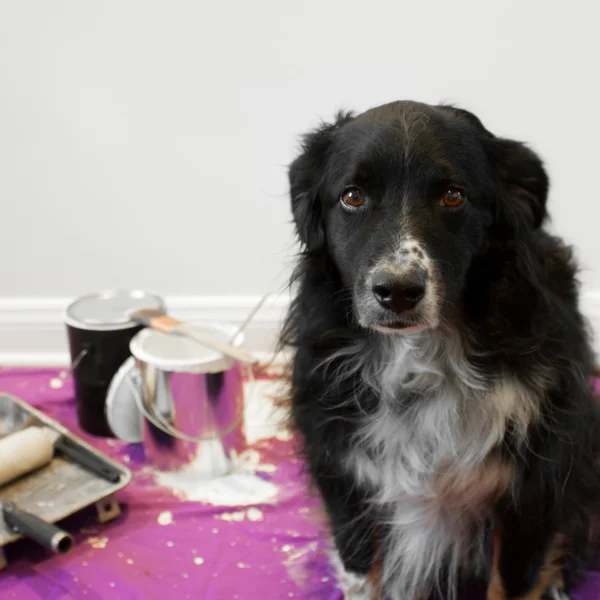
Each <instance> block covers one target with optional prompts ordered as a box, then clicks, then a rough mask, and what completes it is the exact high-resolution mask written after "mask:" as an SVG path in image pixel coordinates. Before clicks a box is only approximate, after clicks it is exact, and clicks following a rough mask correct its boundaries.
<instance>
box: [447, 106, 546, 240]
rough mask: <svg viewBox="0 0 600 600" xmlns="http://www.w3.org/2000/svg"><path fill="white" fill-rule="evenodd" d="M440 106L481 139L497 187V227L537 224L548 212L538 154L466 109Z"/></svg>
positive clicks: (512, 229) (520, 228) (514, 229)
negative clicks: (498, 133) (494, 130)
mask: <svg viewBox="0 0 600 600" xmlns="http://www.w3.org/2000/svg"><path fill="white" fill-rule="evenodd" d="M442 108H443V109H444V110H446V111H449V112H451V114H453V115H454V116H455V117H456V118H458V119H461V120H462V121H463V122H468V123H469V124H470V125H471V126H473V127H475V128H476V130H477V132H478V134H479V136H480V138H481V140H482V142H483V145H484V147H485V150H486V153H487V155H488V157H489V159H490V162H491V165H492V169H493V171H494V176H495V179H496V186H497V187H498V206H497V210H496V226H497V229H499V230H501V231H503V232H504V233H505V234H508V235H518V234H520V233H521V232H525V231H528V230H529V231H531V230H533V229H537V228H538V227H540V226H541V225H542V223H543V222H544V219H545V218H546V215H547V213H546V201H547V198H548V187H549V181H548V175H547V174H546V171H545V169H544V165H543V164H542V161H541V160H540V158H539V156H537V154H535V152H533V151H532V150H530V149H529V148H527V146H525V145H524V144H522V143H520V142H515V141H513V140H507V139H502V138H498V137H496V136H495V135H493V134H492V133H491V132H490V131H488V130H487V129H486V128H485V127H484V125H483V124H482V122H481V121H480V120H479V118H478V117H476V116H475V115H474V114H473V113H471V112H469V111H467V110H464V109H461V108H456V107H454V106H443V107H442Z"/></svg>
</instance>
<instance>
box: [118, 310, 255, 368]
mask: <svg viewBox="0 0 600 600" xmlns="http://www.w3.org/2000/svg"><path fill="white" fill-rule="evenodd" d="M129 316H130V318H131V319H132V320H134V321H136V322H138V323H140V324H142V325H144V326H146V327H150V329H154V330H155V331H160V332H162V333H167V334H169V335H171V334H176V335H183V336H185V337H187V338H189V339H191V340H194V341H195V342H198V343H199V344H202V345H203V346H206V347H207V348H212V349H213V350H216V351H217V352H221V353H222V354H225V355H227V356H230V357H231V358H233V359H235V360H238V361H240V362H243V363H246V364H250V365H255V364H256V363H257V362H258V360H257V359H256V357H255V356H253V355H252V354H251V353H250V352H248V351H247V350H244V349H243V348H240V347H239V346H234V345H233V344H231V343H229V342H227V341H225V340H221V339H219V338H218V337H217V336H216V335H214V334H212V333H209V332H208V331H206V330H205V329H201V328H199V327H195V326H193V325H191V324H189V323H184V322H183V321H179V320H178V319H175V318H173V317H170V316H169V315H165V314H164V313H163V312H161V311H160V310H158V309H155V308H143V309H141V310H136V311H135V312H133V313H131V314H130V315H129Z"/></svg>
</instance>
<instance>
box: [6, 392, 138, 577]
mask: <svg viewBox="0 0 600 600" xmlns="http://www.w3.org/2000/svg"><path fill="white" fill-rule="evenodd" d="M30 425H44V426H46V427H49V428H51V429H54V430H55V431H57V432H59V433H60V434H62V435H64V436H65V437H67V438H69V440H70V441H72V442H73V443H75V444H76V445H78V446H83V447H84V448H86V449H88V450H90V451H91V452H92V453H94V454H96V455H97V456H99V457H101V458H103V459H104V460H106V461H107V462H109V463H110V464H112V465H113V466H114V467H116V468H117V469H118V470H119V471H120V472H121V479H120V481H119V482H118V483H111V482H109V481H106V480H105V479H102V478H101V477H98V476H97V475H95V474H94V473H91V472H89V471H87V470H86V469H84V468H83V467H81V466H79V465H78V464H76V463H73V462H70V461H69V460H68V459H66V458H63V457H62V456H55V457H54V458H53V459H52V461H51V462H50V464H48V465H46V466H45V467H42V468H40V469H38V470H37V471H33V472H32V473H29V474H27V475H24V476H22V477H20V478H19V479H16V480H15V481H11V482H9V483H7V484H5V485H4V486H0V501H4V502H14V503H15V504H16V505H17V506H18V507H19V508H22V509H23V510H26V511H28V512H31V513H33V514H34V515H37V516H38V517H40V518H42V519H44V520H45V521H47V522H48V523H56V522H58V521H60V520H62V519H64V518H66V517H68V516H70V515H72V514H74V513H76V512H78V511H80V510H82V509H84V508H86V507H88V506H91V505H92V504H95V506H96V511H97V514H98V521H99V522H100V523H106V522H107V521H110V520H112V519H114V518H115V517H117V516H118V515H120V514H121V509H120V507H119V504H118V502H117V501H116V498H115V492H117V491H119V490H120V489H122V488H124V487H125V486H126V485H127V484H128V483H129V482H130V481H131V471H130V470H129V469H128V468H127V467H125V466H123V465H122V464H120V463H118V462H115V461H114V460H111V459H110V458H108V457H107V456H106V455H105V454H102V453H101V452H98V451H97V450H96V449H95V448H93V447H92V446H90V445H89V444H86V443H85V442H84V441H83V440H81V439H80V438H78V437H77V436H75V435H73V434H72V433H71V432H70V431H69V430H68V429H66V428H65V427H63V426H62V425H60V423H58V422H56V421H54V420H53V419H50V418H49V417H47V416H46V415H44V414H43V413H41V412H40V411H39V410H36V409H35V408H33V407H31V406H30V405H29V404H27V403H25V402H23V401H22V400H20V399H19V398H17V397H15V396H12V395H10V394H4V393H0V437H2V436H4V435H8V434H9V433H13V432H15V431H19V430H20V429H22V428H23V427H25V426H30ZM0 460H1V457H0ZM21 537H22V536H20V535H15V534H14V533H13V532H12V531H10V530H9V529H7V527H6V525H5V524H4V520H3V519H2V518H1V517H0V569H3V568H4V567H5V566H6V559H5V555H4V550H3V546H5V545H6V544H9V543H11V542H14V541H16V540H18V539H20V538H21Z"/></svg>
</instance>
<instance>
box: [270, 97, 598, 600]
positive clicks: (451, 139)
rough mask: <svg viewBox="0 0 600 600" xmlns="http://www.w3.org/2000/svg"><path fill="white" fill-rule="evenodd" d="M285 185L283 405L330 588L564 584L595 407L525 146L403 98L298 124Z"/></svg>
mask: <svg viewBox="0 0 600 600" xmlns="http://www.w3.org/2000/svg"><path fill="white" fill-rule="evenodd" d="M289 184H290V196H291V209H292V214H293V220H294V223H295V230H296V233H297V236H298V238H299V240H300V243H301V252H300V255H299V258H298V262H297V266H296V269H295V272H294V275H293V277H292V284H293V286H294V289H295V294H294V298H293V301H292V303H291V306H290V309H289V312H288V315H287V318H286V320H285V324H284V328H283V334H282V338H281V339H282V343H283V344H284V345H285V346H287V347H291V348H292V349H293V359H292V365H291V373H290V378H291V386H290V389H291V415H292V419H293V423H294V426H295V427H296V429H297V430H298V431H299V433H300V434H301V437H302V438H303V440H304V444H303V454H304V457H305V459H306V463H307V466H308V470H309V472H310V475H311V478H312V482H314V484H315V486H316V488H317V489H318V491H319V492H320V494H321V496H322V499H323V503H324V506H325V508H326V511H327V515H328V518H329V523H330V526H331V533H332V538H333V542H334V546H335V549H336V560H337V561H338V562H339V564H340V567H341V568H342V570H343V575H342V576H341V581H343V582H345V585H346V592H347V597H352V598H374V597H377V596H378V594H379V593H381V594H383V595H385V596H386V597H388V598H391V599H392V600H431V599H433V598H439V597H444V598H447V599H453V600H463V598H466V597H468V591H467V590H470V589H474V588H484V589H486V590H487V597H488V600H509V599H515V598H520V599H527V600H537V599H538V598H541V597H545V594H548V593H550V594H553V595H552V597H561V596H560V594H562V593H563V590H564V591H566V592H568V590H569V589H571V587H572V586H573V585H574V584H575V583H576V582H577V580H578V579H577V578H578V575H579V574H581V573H582V569H583V568H584V567H585V565H586V564H587V561H589V560H590V559H591V558H592V557H593V556H594V548H595V544H594V536H593V535H592V534H591V530H592V528H591V524H592V523H593V522H594V520H595V519H596V516H597V515H598V512H599V504H600V477H599V469H598V462H599V461H598V452H599V445H600V418H599V412H598V409H597V406H596V403H595V400H594V395H593V390H592V386H591V383H590V376H591V374H592V372H593V369H594V356H593V352H592V349H591V344H590V335H589V333H588V328H587V324H586V321H585V319H584V318H583V317H582V314H581V313H580V310H579V308H578V282H577V265H576V261H575V259H574V257H573V252H572V250H571V249H570V248H569V247H568V246H567V245H565V244H564V243H563V242H562V241H561V240H560V239H559V238H558V237H556V236H554V235H551V234H550V233H548V232H547V231H546V229H545V222H546V218H547V197H548V189H549V180H548V176H547V174H546V171H545V168H544V166H543V163H542V161H541V159H540V158H539V157H538V155H537V154H536V153H535V152H533V151H532V150H531V149H530V148H529V147H528V146H526V145H524V144H523V143H520V142H517V141H513V140H510V139H504V138H501V137H497V136H495V135H493V134H492V133H491V132H490V131H488V130H487V129H486V128H485V127H484V125H483V124H482V122H481V121H480V120H479V119H478V118H477V117H476V116H475V115H474V114H472V113H470V112H468V111H466V110H463V109H460V108H457V107H454V106H446V105H440V106H430V105H426V104H421V103H417V102H408V101H400V102H393V103H390V104H386V105H383V106H379V107H376V108H373V109H371V110H368V111H366V112H364V113H362V114H358V115H354V114H352V113H340V114H338V115H337V117H336V118H335V120H334V121H333V122H331V123H325V124H323V125H322V126H320V127H318V128H317V129H315V130H313V131H311V132H309V133H308V134H307V135H306V136H305V137H304V138H303V143H302V147H301V151H300V154H299V156H298V157H297V158H296V159H295V160H294V161H293V162H292V164H291V165H290V167H289ZM374 572H377V573H378V576H377V577H376V578H374V577H373V573H374ZM375 579H376V580H377V581H375Z"/></svg>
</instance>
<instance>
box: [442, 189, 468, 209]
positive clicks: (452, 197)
mask: <svg viewBox="0 0 600 600" xmlns="http://www.w3.org/2000/svg"><path fill="white" fill-rule="evenodd" d="M466 199H467V197H466V196H465V194H464V192H463V191H462V190H459V189H458V188H455V187H451V188H448V189H447V190H446V191H445V192H444V194H443V195H442V204H443V205H444V206H448V207H450V208H456V207H457V206H460V205H461V204H462V203H463V202H464V201H465V200H466Z"/></svg>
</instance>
